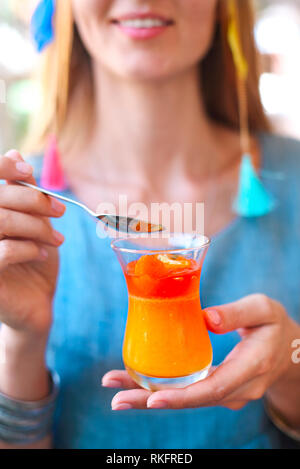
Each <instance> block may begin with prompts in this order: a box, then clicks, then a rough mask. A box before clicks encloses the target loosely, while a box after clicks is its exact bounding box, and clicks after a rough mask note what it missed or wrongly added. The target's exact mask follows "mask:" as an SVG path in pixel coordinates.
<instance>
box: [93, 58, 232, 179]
mask: <svg viewBox="0 0 300 469" xmlns="http://www.w3.org/2000/svg"><path fill="white" fill-rule="evenodd" d="M94 80H95V88H96V94H95V117H96V119H95V127H94V129H93V132H92V138H91V139H90V141H89V144H88V153H89V155H92V156H91V157H89V160H90V165H91V167H93V170H94V171H96V172H97V168H99V170H100V168H101V171H103V170H105V172H106V174H108V175H109V174H112V175H113V174H115V173H116V172H118V173H119V174H121V175H122V177H123V178H127V176H128V177H129V176H130V174H132V173H133V172H134V173H135V174H139V176H140V177H141V178H142V179H147V180H149V179H152V178H157V174H158V169H159V173H160V174H161V175H162V176H165V175H167V173H169V174H170V172H172V171H173V169H174V170H176V171H178V169H179V170H180V171H182V169H183V170H184V173H185V174H187V175H191V176H192V175H193V176H197V177H198V178H199V177H200V178H201V179H202V178H205V177H206V176H207V175H208V174H212V172H214V171H216V170H217V168H218V166H219V165H222V161H221V160H222V158H223V156H222V154H223V152H222V151H220V149H221V147H220V144H219V142H218V139H217V138H216V128H215V126H214V125H213V124H212V123H211V121H210V120H209V119H208V117H207V115H206V113H205V109H204V105H203V100H202V96H201V87H200V82H199V74H198V71H197V69H196V67H195V68H191V69H190V70H189V71H187V72H184V73H182V74H179V75H177V76H176V77H174V78H172V79H168V80H162V81H156V82H155V83H153V82H150V81H149V82H145V81H143V82H141V81H139V82H137V81H135V82H133V81H131V80H126V79H121V78H119V77H116V76H114V75H113V74H110V73H109V72H107V71H105V70H103V68H100V67H99V68H97V67H95V71H94ZM116 170H117V171H116Z"/></svg>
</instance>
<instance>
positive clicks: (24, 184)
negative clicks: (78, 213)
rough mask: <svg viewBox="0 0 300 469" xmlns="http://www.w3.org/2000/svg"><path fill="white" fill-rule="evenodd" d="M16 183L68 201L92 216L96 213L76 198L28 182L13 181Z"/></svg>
mask: <svg viewBox="0 0 300 469" xmlns="http://www.w3.org/2000/svg"><path fill="white" fill-rule="evenodd" d="M15 182H16V183H17V184H21V185H22V186H26V187H30V188H31V189H34V190H36V191H39V192H42V193H43V194H46V195H50V196H51V197H55V198H56V199H60V200H63V201H64V202H68V203H70V204H74V205H78V207H81V208H83V209H84V210H85V211H86V212H88V213H89V214H90V215H92V216H93V217H96V216H97V215H96V213H95V212H93V210H91V209H89V208H88V207H87V206H86V205H84V204H82V203H80V202H77V201H76V200H73V199H69V198H68V197H65V196H63V195H59V194H56V193H55V192H51V191H48V190H47V189H43V188H42V187H38V186H34V185H33V184H29V183H28V182H23V181H15Z"/></svg>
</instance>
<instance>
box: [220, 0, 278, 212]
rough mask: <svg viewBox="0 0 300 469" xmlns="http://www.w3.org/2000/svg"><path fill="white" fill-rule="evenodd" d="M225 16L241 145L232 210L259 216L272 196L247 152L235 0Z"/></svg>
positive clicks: (245, 73)
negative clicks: (234, 73)
mask: <svg viewBox="0 0 300 469" xmlns="http://www.w3.org/2000/svg"><path fill="white" fill-rule="evenodd" d="M229 18H230V21H229V27H228V43H229V46H230V49H231V52H232V56H233V61H234V64H235V68H236V74H237V89H238V103H239V116H240V135H241V149H242V162H241V166H240V177H239V189H238V194H237V197H236V199H235V201H234V203H233V210H234V211H235V213H237V214H238V215H240V216H242V217H249V218H250V217H260V216H263V215H266V214H268V213H270V212H271V211H272V210H273V209H274V207H275V200H274V198H273V196H272V195H271V194H269V192H268V191H267V190H266V189H265V187H264V185H263V183H262V181H261V179H260V178H259V176H258V174H257V172H256V170H255V168H254V165H253V162H252V157H251V153H250V132H249V123H248V103H247V91H246V82H247V77H248V63H247V61H246V59H245V57H244V54H243V51H242V45H241V39H240V31H239V18H238V12H237V5H236V0H229Z"/></svg>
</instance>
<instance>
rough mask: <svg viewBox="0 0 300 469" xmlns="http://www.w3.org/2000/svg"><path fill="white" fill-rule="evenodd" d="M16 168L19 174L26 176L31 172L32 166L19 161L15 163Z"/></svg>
mask: <svg viewBox="0 0 300 469" xmlns="http://www.w3.org/2000/svg"><path fill="white" fill-rule="evenodd" d="M16 168H17V170H18V171H19V173H21V174H25V175H26V176H29V175H30V174H32V171H33V168H32V166H30V164H28V163H23V162H22V161H20V162H19V163H17V164H16Z"/></svg>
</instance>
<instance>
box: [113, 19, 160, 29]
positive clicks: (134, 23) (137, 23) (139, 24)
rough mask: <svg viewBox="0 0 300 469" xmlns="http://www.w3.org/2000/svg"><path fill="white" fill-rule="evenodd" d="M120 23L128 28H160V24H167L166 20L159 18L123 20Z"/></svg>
mask: <svg viewBox="0 0 300 469" xmlns="http://www.w3.org/2000/svg"><path fill="white" fill-rule="evenodd" d="M119 24H120V25H121V26H124V27H126V28H136V29H142V28H158V27H160V26H165V25H166V22H165V21H162V20H159V19H150V18H146V19H134V20H123V21H120V22H119Z"/></svg>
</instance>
